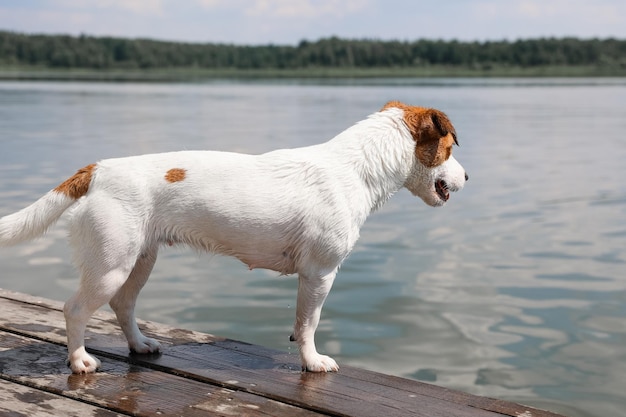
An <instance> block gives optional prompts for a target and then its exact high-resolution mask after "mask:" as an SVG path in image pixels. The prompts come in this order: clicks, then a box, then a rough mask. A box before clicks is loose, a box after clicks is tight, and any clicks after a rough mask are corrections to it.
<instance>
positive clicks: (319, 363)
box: [302, 353, 339, 372]
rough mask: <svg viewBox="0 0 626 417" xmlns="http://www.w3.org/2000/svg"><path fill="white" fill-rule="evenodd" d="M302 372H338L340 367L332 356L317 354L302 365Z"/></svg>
mask: <svg viewBox="0 0 626 417" xmlns="http://www.w3.org/2000/svg"><path fill="white" fill-rule="evenodd" d="M302 370H303V371H307V372H337V371H338V370H339V365H337V362H335V360H334V359H333V358H331V357H330V356H326V355H320V354H319V353H316V354H315V355H311V357H309V358H306V360H305V361H304V362H303V363H302Z"/></svg>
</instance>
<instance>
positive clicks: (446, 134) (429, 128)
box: [381, 101, 458, 168]
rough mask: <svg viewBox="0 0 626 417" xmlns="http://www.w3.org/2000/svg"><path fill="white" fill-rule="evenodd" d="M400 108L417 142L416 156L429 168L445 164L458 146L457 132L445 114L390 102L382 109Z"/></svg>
mask: <svg viewBox="0 0 626 417" xmlns="http://www.w3.org/2000/svg"><path fill="white" fill-rule="evenodd" d="M392 107H395V108H398V109H401V110H402V111H403V112H404V115H403V120H404V123H405V124H406V126H407V127H408V129H409V132H411V136H413V139H414V140H415V155H416V156H417V158H418V159H419V160H420V162H421V163H422V164H423V165H425V166H426V167H428V168H432V167H436V166H437V165H441V164H443V163H444V162H445V161H447V160H448V158H450V155H452V145H453V144H457V145H458V143H457V140H456V131H455V130H454V126H452V123H451V122H450V119H448V116H446V115H445V113H443V112H441V111H439V110H436V109H429V108H425V107H416V106H408V105H406V104H404V103H401V102H399V101H390V102H388V103H387V104H385V106H384V107H383V108H382V109H381V111H384V110H387V109H389V108H392Z"/></svg>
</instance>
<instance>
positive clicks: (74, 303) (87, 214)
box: [63, 196, 143, 373]
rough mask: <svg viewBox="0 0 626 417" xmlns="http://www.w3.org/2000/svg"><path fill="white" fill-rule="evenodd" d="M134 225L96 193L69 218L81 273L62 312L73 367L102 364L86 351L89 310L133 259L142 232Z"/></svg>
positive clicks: (110, 292) (116, 286)
mask: <svg viewBox="0 0 626 417" xmlns="http://www.w3.org/2000/svg"><path fill="white" fill-rule="evenodd" d="M102 207H106V208H107V210H106V211H104V210H102ZM137 225H138V222H137V221H136V219H135V218H133V217H132V216H131V215H129V212H128V211H126V210H124V208H123V207H121V206H119V205H116V204H115V201H114V200H110V199H100V200H99V199H98V198H97V196H92V197H91V200H89V199H88V200H86V201H85V202H83V203H82V205H81V206H79V208H78V210H77V211H76V212H75V214H74V216H73V218H72V222H71V224H70V242H71V244H72V247H73V248H74V258H75V263H76V266H77V267H78V269H79V271H80V273H81V278H80V286H79V287H78V291H76V293H75V294H74V295H73V296H72V297H70V299H69V300H68V301H67V302H66V303H65V307H64V308H63V312H64V313H65V322H66V323H65V325H66V329H67V348H68V351H69V356H68V361H69V365H70V368H72V372H74V373H88V372H95V371H96V369H97V368H98V367H99V366H100V362H99V361H98V359H96V358H95V357H93V356H91V355H89V354H88V353H87V352H86V351H85V328H86V326H87V322H88V321H89V318H90V317H91V315H92V314H93V313H94V312H95V311H96V310H97V309H98V308H100V307H101V306H102V305H104V304H106V303H108V302H109V301H111V299H112V298H113V297H114V296H115V295H116V294H117V293H118V292H119V290H120V288H122V286H123V285H124V283H125V282H126V281H127V279H128V277H129V276H130V273H131V271H132V270H133V268H134V266H135V264H136V263H137V259H138V258H139V255H140V253H141V247H142V236H143V233H141V229H140V228H139V227H138V226H137Z"/></svg>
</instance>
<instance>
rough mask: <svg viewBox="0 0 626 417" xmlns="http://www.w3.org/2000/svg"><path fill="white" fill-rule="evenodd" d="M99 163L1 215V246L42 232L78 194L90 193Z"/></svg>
mask: <svg viewBox="0 0 626 417" xmlns="http://www.w3.org/2000/svg"><path fill="white" fill-rule="evenodd" d="M95 167H96V165H95V164H92V165H88V166H86V167H84V168H82V169H79V170H78V172H76V174H74V175H73V176H72V177H70V178H68V179H67V180H66V181H65V182H63V183H62V184H61V185H59V186H58V187H56V188H55V189H54V190H52V191H49V192H48V193H47V194H46V195H44V196H43V197H41V198H40V199H39V200H37V201H35V202H34V203H33V204H31V205H30V206H28V207H26V208H25V209H22V210H20V211H18V212H17V213H13V214H9V215H8V216H5V217H2V218H0V246H10V245H15V244H18V243H20V242H25V241H27V240H31V239H34V238H36V237H38V236H41V235H43V234H44V233H45V232H46V230H48V227H50V226H51V225H52V224H53V223H55V222H56V221H57V220H58V219H59V217H61V215H62V214H63V212H65V210H67V209H68V208H69V207H70V206H71V205H72V204H74V203H75V202H76V200H78V199H79V198H81V197H82V196H84V195H85V194H87V191H89V185H90V184H91V179H92V175H93V172H94V169H95Z"/></svg>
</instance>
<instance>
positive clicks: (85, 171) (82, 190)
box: [54, 164, 96, 200]
mask: <svg viewBox="0 0 626 417" xmlns="http://www.w3.org/2000/svg"><path fill="white" fill-rule="evenodd" d="M95 167H96V164H91V165H87V166H86V167H84V168H81V169H79V170H78V171H76V174H74V175H72V176H71V177H70V178H68V179H67V180H65V181H64V182H63V183H61V184H60V185H59V186H58V187H56V188H55V189H54V191H56V192H58V193H63V194H65V195H67V196H68V197H71V198H73V199H74V200H78V199H79V198H81V197H82V196H84V195H85V194H87V191H89V184H91V177H92V175H93V170H94V168H95Z"/></svg>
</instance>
